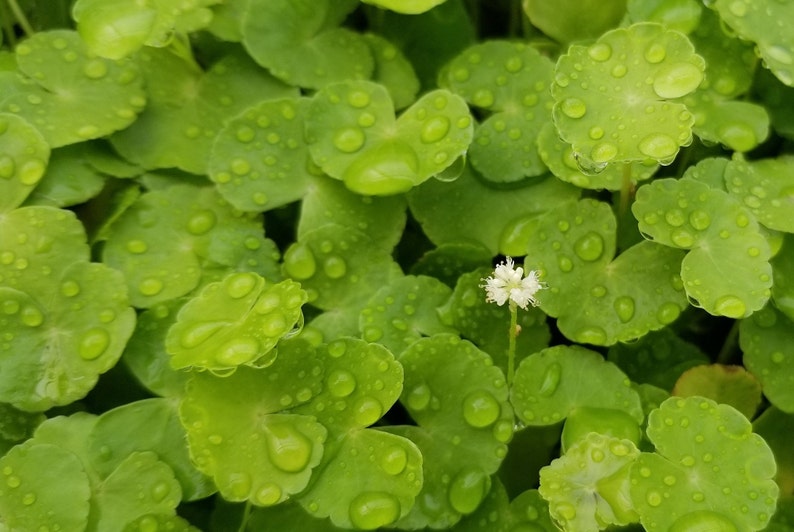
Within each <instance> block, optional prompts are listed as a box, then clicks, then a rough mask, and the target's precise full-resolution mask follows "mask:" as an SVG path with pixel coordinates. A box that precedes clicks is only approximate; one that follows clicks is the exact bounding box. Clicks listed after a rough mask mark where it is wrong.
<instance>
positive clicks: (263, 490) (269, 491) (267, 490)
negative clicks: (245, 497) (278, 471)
mask: <svg viewBox="0 0 794 532" xmlns="http://www.w3.org/2000/svg"><path fill="white" fill-rule="evenodd" d="M281 497H282V491H281V488H280V487H279V486H278V485H277V484H275V483H273V482H266V483H265V484H264V485H263V486H262V487H260V488H259V489H258V490H256V496H255V499H256V503H257V504H259V505H260V506H273V505H274V504H277V503H278V502H280V501H281Z"/></svg>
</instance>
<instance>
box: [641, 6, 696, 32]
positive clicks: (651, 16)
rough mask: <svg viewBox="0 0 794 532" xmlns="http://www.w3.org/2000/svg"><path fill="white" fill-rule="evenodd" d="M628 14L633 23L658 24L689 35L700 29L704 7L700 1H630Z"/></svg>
mask: <svg viewBox="0 0 794 532" xmlns="http://www.w3.org/2000/svg"><path fill="white" fill-rule="evenodd" d="M626 12H627V13H626V14H627V15H628V17H629V19H630V20H631V21H632V22H640V21H646V22H658V23H660V24H664V25H665V26H667V27H668V28H670V29H671V30H676V31H680V32H681V33H687V34H689V33H691V32H693V31H695V30H696V29H697V28H698V24H699V23H700V20H701V17H702V15H703V5H701V2H700V1H699V0H628V2H627V5H626Z"/></svg>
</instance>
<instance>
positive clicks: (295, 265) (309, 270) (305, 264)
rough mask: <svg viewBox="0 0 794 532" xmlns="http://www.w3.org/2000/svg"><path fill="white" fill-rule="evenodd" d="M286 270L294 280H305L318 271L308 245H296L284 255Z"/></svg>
mask: <svg viewBox="0 0 794 532" xmlns="http://www.w3.org/2000/svg"><path fill="white" fill-rule="evenodd" d="M284 269H285V270H286V272H287V275H289V276H290V277H292V278H293V279H298V280H301V281H302V280H305V279H309V278H310V277H312V276H313V275H314V274H315V272H316V271H317V261H316V260H315V258H314V253H312V250H311V248H309V246H307V245H306V244H301V243H298V244H294V245H292V246H290V247H289V249H287V251H286V253H285V254H284Z"/></svg>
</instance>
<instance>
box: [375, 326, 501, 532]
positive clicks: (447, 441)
mask: <svg viewBox="0 0 794 532" xmlns="http://www.w3.org/2000/svg"><path fill="white" fill-rule="evenodd" d="M400 363H401V364H402V365H403V367H404V368H405V384H404V390H403V394H402V397H401V398H400V401H401V403H402V404H403V405H404V406H405V408H406V409H407V410H408V413H409V414H410V415H411V417H412V418H413V419H414V421H416V422H417V423H418V424H419V427H408V426H405V427H402V426H397V427H389V428H388V431H389V432H391V433H393V434H399V435H402V436H405V437H407V438H409V439H410V440H412V441H413V442H414V443H415V444H416V445H417V446H418V447H419V449H420V451H421V452H422V456H423V457H424V462H423V469H424V486H423V487H422V491H421V493H420V494H419V496H418V498H417V504H416V505H415V506H414V507H413V509H412V510H411V512H410V513H409V514H408V516H407V517H405V518H404V519H402V520H400V521H398V524H397V526H399V527H400V528H411V529H414V528H421V527H424V526H431V527H433V528H442V527H448V526H450V525H452V524H453V523H455V522H457V521H458V520H459V519H460V518H461V516H462V515H466V514H470V513H472V512H473V511H474V510H476V509H477V507H478V506H479V505H480V503H481V502H482V501H483V500H484V498H485V496H486V495H487V493H488V491H489V489H490V486H491V479H490V475H492V474H493V473H494V472H495V471H496V470H497V469H498V468H499V465H500V464H501V462H502V460H503V459H504V457H505V455H506V453H507V443H508V442H509V441H510V438H511V437H512V435H513V411H512V408H511V407H510V405H509V403H508V402H507V387H506V386H505V381H504V375H503V374H502V372H501V371H500V370H499V369H498V368H496V367H494V366H493V363H492V361H491V359H490V357H488V355H486V354H485V353H483V352H482V351H480V350H478V349H477V348H476V347H474V346H473V345H472V344H470V343H469V342H467V341H465V340H461V339H460V338H457V337H456V336H452V335H449V334H437V335H434V336H431V337H429V338H423V339H421V340H418V341H417V342H415V343H413V344H412V345H411V346H410V347H409V348H408V349H406V350H405V351H403V353H402V355H401V356H400Z"/></svg>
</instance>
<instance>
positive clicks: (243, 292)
mask: <svg viewBox="0 0 794 532" xmlns="http://www.w3.org/2000/svg"><path fill="white" fill-rule="evenodd" d="M257 281H258V279H257V276H256V275H254V274H252V273H234V274H232V275H230V276H228V277H227V278H226V279H224V281H223V288H224V290H225V291H226V294H227V295H228V296H229V297H231V298H232V299H240V298H242V297H245V296H247V295H248V294H250V293H251V291H252V290H253V289H254V287H256V285H257Z"/></svg>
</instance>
